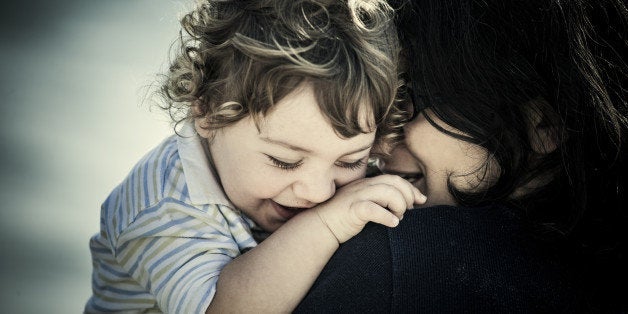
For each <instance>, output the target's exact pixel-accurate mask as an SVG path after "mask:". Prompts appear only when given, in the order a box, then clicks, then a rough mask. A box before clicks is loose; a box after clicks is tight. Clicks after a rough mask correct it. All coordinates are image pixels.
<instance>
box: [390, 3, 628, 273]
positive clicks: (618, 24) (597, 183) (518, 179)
mask: <svg viewBox="0 0 628 314" xmlns="http://www.w3.org/2000/svg"><path fill="white" fill-rule="evenodd" d="M395 6H396V7H397V8H398V11H399V16H398V20H397V28H398V31H399V34H400V41H401V43H402V47H403V52H402V55H403V59H404V62H405V63H406V64H405V65H404V67H405V77H406V81H407V86H406V87H407V88H408V90H409V92H410V93H409V94H411V95H413V97H411V98H412V99H413V101H414V106H419V108H418V109H420V110H424V109H426V108H429V109H430V110H429V111H424V113H426V117H427V118H428V121H431V123H432V124H433V125H434V126H435V127H436V128H438V129H440V130H441V131H442V132H445V133H447V134H449V135H451V136H454V137H457V138H460V139H462V140H465V141H468V142H471V143H474V144H477V145H480V146H482V147H484V148H486V149H487V150H488V152H489V158H488V159H487V163H488V162H492V161H495V162H497V163H498V165H499V169H500V171H501V172H500V176H499V179H498V180H497V181H496V182H495V184H493V185H491V186H490V187H489V188H487V189H483V190H481V191H472V192H469V191H461V190H457V189H456V188H455V187H454V186H452V184H451V180H450V184H449V189H450V192H451V193H452V195H454V197H455V199H456V200H457V201H458V203H459V204H461V205H467V206H475V205H481V204H485V203H496V202H497V203H507V204H509V205H511V206H516V207H517V208H520V209H522V211H523V212H524V213H525V214H526V215H527V216H528V217H529V218H531V220H533V221H535V222H537V223H539V225H542V226H544V227H545V230H552V231H556V232H555V234H560V235H568V236H570V237H579V238H580V239H581V240H582V241H581V244H582V245H583V246H588V247H591V248H592V250H597V251H598V252H599V251H601V250H604V247H607V246H610V247H612V246H615V248H616V246H618V245H620V243H622V242H620V241H619V240H617V239H616V241H614V242H613V241H607V240H608V239H606V240H600V238H604V237H605V235H604V234H606V235H608V236H609V237H611V236H612V237H617V238H618V237H622V236H626V232H625V231H623V230H625V229H626V228H628V226H625V225H621V224H622V223H623V224H625V223H626V221H627V219H626V215H627V214H626V207H628V206H627V205H626V190H625V189H626V180H627V179H626V177H628V171H627V169H626V167H627V165H626V163H627V162H626V161H627V157H628V155H627V154H626V144H628V142H627V141H626V135H627V133H626V132H627V130H628V105H627V103H626V101H627V100H628V98H627V96H628V93H627V91H626V87H627V85H626V83H627V78H628V76H627V73H628V67H627V65H626V60H624V56H626V55H628V49H627V42H628V41H627V40H628V38H627V34H628V32H627V25H628V9H627V8H626V4H625V3H624V2H623V1H622V0H595V1H582V0H573V1H560V0H525V1H514V0H414V1H403V0H399V1H397V3H396V4H395ZM530 110H534V111H537V112H538V113H539V114H540V116H541V117H542V120H541V125H540V126H541V127H544V128H548V129H551V130H552V131H551V132H549V134H550V135H551V136H550V139H551V140H552V141H553V142H555V143H556V145H557V146H556V149H553V150H552V151H551V152H548V153H539V152H538V151H535V149H534V147H532V145H531V136H534V135H533V134H530V133H529V129H530V128H529V125H530V119H529V117H530ZM428 112H429V114H427V113H428ZM430 115H434V116H436V117H438V118H439V119H440V120H442V121H444V122H445V123H446V124H448V125H450V126H453V127H454V128H456V129H458V130H460V131H462V132H463V133H464V134H465V135H460V134H458V133H451V132H447V131H446V130H445V129H444V128H442V127H441V126H439V125H437V124H436V123H434V119H431V120H430V119H429V117H430ZM479 171H481V169H480V170H479ZM531 180H539V182H541V183H542V184H540V188H538V189H537V190H535V191H530V192H529V193H525V194H524V195H523V196H517V197H513V195H516V193H515V191H517V189H518V188H521V187H522V186H523V185H525V184H526V183H528V182H530V181H531ZM601 222H603V223H601ZM609 222H610V223H609ZM598 223H599V224H598ZM596 224H598V225H596ZM591 229H596V230H597V231H596V233H595V234H596V236H590V235H591V234H587V235H585V234H586V233H587V232H589V230H591ZM587 241H588V242H587ZM596 241H597V243H594V242H596ZM623 243H624V244H623V245H625V242H623ZM623 252H624V254H625V252H626V250H625V248H623ZM623 260H624V261H625V257H624V258H623Z"/></svg>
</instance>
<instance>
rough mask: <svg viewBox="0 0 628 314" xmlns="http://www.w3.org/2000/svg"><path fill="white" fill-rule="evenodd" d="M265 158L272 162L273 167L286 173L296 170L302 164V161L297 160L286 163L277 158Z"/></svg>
mask: <svg viewBox="0 0 628 314" xmlns="http://www.w3.org/2000/svg"><path fill="white" fill-rule="evenodd" d="M266 157H268V159H269V160H270V162H272V163H273V165H274V166H275V167H277V168H279V169H282V170H288V171H291V170H296V169H297V168H299V167H300V166H301V165H302V164H303V160H299V161H297V162H286V161H282V160H279V159H278V158H275V157H273V156H270V155H266Z"/></svg>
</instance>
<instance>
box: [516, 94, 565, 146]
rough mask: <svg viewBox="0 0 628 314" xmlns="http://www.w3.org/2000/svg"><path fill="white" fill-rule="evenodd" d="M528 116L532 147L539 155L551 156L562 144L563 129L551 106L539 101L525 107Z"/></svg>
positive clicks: (541, 100) (542, 100) (529, 136)
mask: <svg viewBox="0 0 628 314" xmlns="http://www.w3.org/2000/svg"><path fill="white" fill-rule="evenodd" d="M525 110H526V114H527V116H528V121H529V124H528V138H529V139H530V147H532V150H534V151H535V152H536V153H538V154H542V155H545V154H549V153H551V152H553V151H555V150H556V148H558V146H559V145H560V144H561V142H562V140H563V139H562V137H561V136H562V133H563V132H561V130H562V129H563V127H562V124H561V122H560V119H557V118H556V117H555V116H556V115H555V114H554V113H553V111H552V110H551V107H550V105H549V104H548V103H547V101H545V100H544V99H537V100H534V101H531V102H530V103H528V104H527V105H526V107H525Z"/></svg>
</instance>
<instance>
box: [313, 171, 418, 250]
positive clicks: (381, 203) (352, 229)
mask: <svg viewBox="0 0 628 314" xmlns="http://www.w3.org/2000/svg"><path fill="white" fill-rule="evenodd" d="M425 201H426V197H425V196H424V195H423V194H422V193H421V192H420V191H419V190H418V189H417V188H416V187H414V186H413V185H412V184H411V183H409V182H408V181H406V180H404V179H402V178H401V177H399V176H395V175H380V176H377V177H373V178H364V179H361V180H356V181H354V182H351V183H349V184H347V185H346V186H343V187H342V188H340V189H339V190H338V191H337V192H336V195H334V197H333V198H331V199H330V200H328V201H327V202H325V203H322V204H320V205H318V206H316V207H314V208H313V209H312V210H314V211H315V212H317V214H318V216H319V217H320V219H321V220H322V221H323V223H324V224H325V225H326V226H327V227H328V228H329V230H330V231H331V232H332V233H333V235H334V236H335V237H336V239H337V240H338V243H343V242H345V241H347V240H349V239H350V238H352V237H353V236H355V235H356V234H358V233H359V232H360V231H361V230H362V228H364V225H366V223H368V222H369V221H372V222H375V223H379V224H382V225H385V226H388V227H396V226H397V225H398V224H399V220H400V219H402V218H403V214H404V213H405V211H406V210H407V209H409V208H412V207H413V206H414V204H423V203H425Z"/></svg>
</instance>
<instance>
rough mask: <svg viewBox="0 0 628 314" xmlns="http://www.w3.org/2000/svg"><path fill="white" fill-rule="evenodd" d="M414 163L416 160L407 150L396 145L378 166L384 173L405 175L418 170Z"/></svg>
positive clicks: (402, 146) (403, 146)
mask: <svg viewBox="0 0 628 314" xmlns="http://www.w3.org/2000/svg"><path fill="white" fill-rule="evenodd" d="M416 163H417V160H416V158H414V156H413V155H412V154H411V153H410V151H409V150H408V148H407V147H406V146H405V145H398V146H397V147H395V148H394V149H393V150H392V152H391V153H390V156H389V157H388V158H386V159H385V160H383V161H382V162H381V163H380V164H379V165H378V166H379V168H380V170H381V171H382V172H384V173H407V172H416V171H418V170H419V169H418V167H417V166H416Z"/></svg>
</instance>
